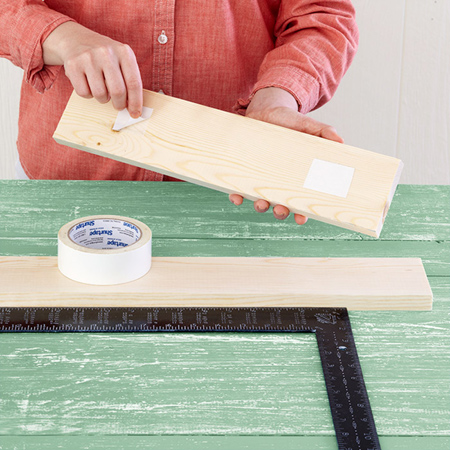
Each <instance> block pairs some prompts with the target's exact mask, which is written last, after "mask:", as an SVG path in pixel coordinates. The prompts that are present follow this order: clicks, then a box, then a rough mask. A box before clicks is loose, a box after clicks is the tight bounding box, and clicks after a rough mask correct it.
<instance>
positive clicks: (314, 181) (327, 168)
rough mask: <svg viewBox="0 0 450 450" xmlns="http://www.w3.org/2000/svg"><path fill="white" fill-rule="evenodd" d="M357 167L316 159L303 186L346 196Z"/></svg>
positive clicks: (338, 195)
mask: <svg viewBox="0 0 450 450" xmlns="http://www.w3.org/2000/svg"><path fill="white" fill-rule="evenodd" d="M354 172H355V169H354V168H353V167H348V166H343V165H341V164H336V163H332V162H329V161H323V160H321V159H314V160H313V162H312V164H311V167H310V168H309V171H308V174H307V176H306V179H305V183H304V184H303V187H304V188H306V189H311V190H313V191H318V192H323V193H325V194H331V195H336V196H337V197H342V198H346V197H347V195H348V191H349V189H350V184H351V183H352V179H353V174H354Z"/></svg>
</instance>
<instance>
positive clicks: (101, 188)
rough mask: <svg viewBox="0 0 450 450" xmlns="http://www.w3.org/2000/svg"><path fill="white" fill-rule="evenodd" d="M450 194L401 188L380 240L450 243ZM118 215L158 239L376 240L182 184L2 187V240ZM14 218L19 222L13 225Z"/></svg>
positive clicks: (51, 234)
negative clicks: (297, 220) (257, 209)
mask: <svg viewBox="0 0 450 450" xmlns="http://www.w3.org/2000/svg"><path fill="white" fill-rule="evenodd" d="M449 202H450V187H449V186H414V185H400V186H398V188H397V191H396V194H395V196H394V199H393V201H392V205H391V208H390V210H389V213H388V215H387V218H386V222H385V225H384V228H383V231H382V233H381V240H422V241H423V240H427V241H430V240H432V241H433V240H449V239H450V238H449V236H450V211H449V207H448V205H449ZM92 214H119V215H125V216H129V217H134V218H136V219H138V220H142V221H144V222H146V221H150V223H149V225H150V226H151V228H152V230H153V232H154V233H155V235H156V236H158V237H161V238H184V239H186V238H190V239H193V238H200V239H207V238H209V239H211V238H218V239H229V238H237V239H248V238H259V239H273V238H274V237H276V238H277V239H283V238H284V239H290V240H305V239H332V240H342V239H343V240H349V239H350V240H375V239H374V238H371V237H369V236H365V235H361V234H359V233H356V232H352V231H349V230H344V229H342V228H339V227H335V226H332V225H328V224H325V223H322V222H317V221H314V220H310V221H309V222H308V223H307V224H306V225H304V226H302V227H299V226H298V225H296V224H295V223H294V220H293V218H292V217H291V218H289V219H287V220H285V221H277V220H275V219H274V218H273V215H271V214H270V213H265V214H259V213H257V212H255V211H254V209H253V205H252V204H251V202H249V201H246V202H244V204H243V205H242V206H240V207H237V206H235V205H233V204H231V203H230V202H229V200H228V196H227V195H225V194H223V193H220V192H216V191H213V190H211V189H206V188H203V187H200V186H196V185H193V184H188V183H146V182H122V181H90V182H89V183H86V182H83V181H63V182H62V181H0V236H1V237H18V236H21V237H22V236H31V237H54V236H55V233H56V232H57V231H58V229H59V228H60V227H61V226H62V225H63V224H65V223H67V222H69V221H70V220H73V219H76V218H78V217H83V216H87V215H92ZM17 218H20V219H21V220H20V221H19V222H15V219H17Z"/></svg>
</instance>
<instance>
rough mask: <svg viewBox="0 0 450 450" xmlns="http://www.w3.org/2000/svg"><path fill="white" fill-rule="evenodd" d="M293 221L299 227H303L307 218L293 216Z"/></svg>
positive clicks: (299, 215) (298, 215)
mask: <svg viewBox="0 0 450 450" xmlns="http://www.w3.org/2000/svg"><path fill="white" fill-rule="evenodd" d="M294 220H295V222H296V223H298V224H299V225H305V223H306V222H308V218H307V217H305V216H302V215H301V214H294Z"/></svg>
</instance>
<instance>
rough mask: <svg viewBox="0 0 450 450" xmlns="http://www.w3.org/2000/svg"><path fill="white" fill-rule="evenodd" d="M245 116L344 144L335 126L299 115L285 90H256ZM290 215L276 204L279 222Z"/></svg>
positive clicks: (235, 198) (262, 207) (260, 206)
mask: <svg viewBox="0 0 450 450" xmlns="http://www.w3.org/2000/svg"><path fill="white" fill-rule="evenodd" d="M246 116H247V117H251V118H252V119H257V120H262V121H263V122H269V123H273V124H274V125H280V126H282V127H286V128H291V129H292V130H297V131H301V132H303V133H307V134H312V135H314V136H319V137H322V138H324V139H329V140H331V141H336V142H340V143H343V142H344V140H343V139H342V138H341V137H340V136H339V135H338V134H337V132H336V130H335V129H334V128H333V127H331V126H329V125H326V124H324V123H321V122H318V121H317V120H314V119H312V118H311V117H308V116H305V115H304V114H301V113H299V112H298V105H297V101H296V100H295V98H294V97H293V96H292V95H291V94H290V93H289V92H287V91H285V90H284V89H280V88H276V87H268V88H265V89H260V90H259V91H257V92H256V94H255V95H254V96H253V99H252V101H251V102H250V104H249V105H248V108H247V112H246ZM229 198H230V201H231V202H232V203H234V204H235V205H241V204H242V202H243V201H244V199H243V197H242V196H241V195H239V194H231V195H230V196H229ZM254 207H255V210H256V211H257V212H266V211H267V210H268V209H269V208H270V204H269V202H268V201H267V200H262V199H261V200H257V201H255V202H254ZM289 214H290V211H289V209H288V208H286V206H283V205H276V206H274V207H273V215H274V216H275V218H276V219H279V220H284V219H286V218H287V217H288V216H289ZM294 218H295V222H297V223H298V224H299V225H303V224H305V223H306V221H307V220H308V218H307V217H305V216H302V215H301V214H295V215H294Z"/></svg>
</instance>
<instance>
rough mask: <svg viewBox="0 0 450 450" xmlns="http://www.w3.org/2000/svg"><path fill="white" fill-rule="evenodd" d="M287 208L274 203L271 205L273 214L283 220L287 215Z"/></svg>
mask: <svg viewBox="0 0 450 450" xmlns="http://www.w3.org/2000/svg"><path fill="white" fill-rule="evenodd" d="M289 213H290V211H289V209H288V208H286V206H283V205H276V206H274V207H273V215H274V216H275V218H276V219H278V220H284V219H286V218H287V217H288V216H289Z"/></svg>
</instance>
